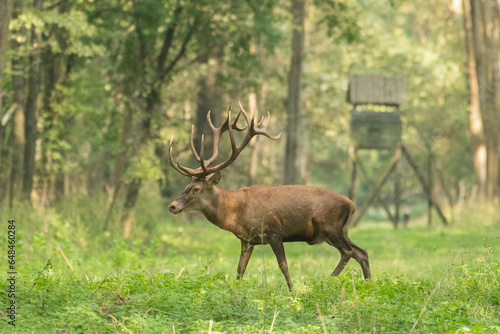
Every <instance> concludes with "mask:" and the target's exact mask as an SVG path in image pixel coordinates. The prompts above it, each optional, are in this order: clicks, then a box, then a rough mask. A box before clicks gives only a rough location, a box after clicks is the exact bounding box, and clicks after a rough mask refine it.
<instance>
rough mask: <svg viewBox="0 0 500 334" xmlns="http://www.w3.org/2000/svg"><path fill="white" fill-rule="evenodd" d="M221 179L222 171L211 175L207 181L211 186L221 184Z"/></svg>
mask: <svg viewBox="0 0 500 334" xmlns="http://www.w3.org/2000/svg"><path fill="white" fill-rule="evenodd" d="M219 181H220V172H215V173H214V174H212V176H210V178H209V179H208V180H207V181H206V182H207V185H208V186H210V187H213V186H215V185H216V184H219Z"/></svg>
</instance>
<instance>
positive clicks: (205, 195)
mask: <svg viewBox="0 0 500 334" xmlns="http://www.w3.org/2000/svg"><path fill="white" fill-rule="evenodd" d="M219 181H220V172H216V173H215V174H212V175H209V176H208V177H207V178H198V177H193V178H192V179H191V182H190V183H189V184H188V185H187V187H186V189H184V191H183V192H182V194H181V195H180V196H179V197H177V198H176V199H175V201H173V202H172V203H170V204H169V206H168V209H169V210H170V212H172V213H173V214H179V213H181V212H183V211H186V212H187V211H200V210H201V209H202V208H203V207H205V206H207V205H210V202H211V200H212V199H213V198H214V197H215V194H214V190H213V188H214V186H215V185H217V184H218V183H219Z"/></svg>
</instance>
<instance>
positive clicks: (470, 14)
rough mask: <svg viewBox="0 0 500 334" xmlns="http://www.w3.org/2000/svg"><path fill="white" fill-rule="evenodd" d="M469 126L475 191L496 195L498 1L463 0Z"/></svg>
mask: <svg viewBox="0 0 500 334" xmlns="http://www.w3.org/2000/svg"><path fill="white" fill-rule="evenodd" d="M463 10H464V26H465V36H466V43H465V44H466V50H467V59H468V61H467V69H468V79H469V124H470V125H469V127H470V133H471V146H472V151H473V159H474V167H475V172H476V180H477V184H478V187H479V194H480V195H481V196H482V197H484V198H487V199H489V200H494V199H498V197H499V196H500V178H499V177H500V114H499V113H498V110H500V84H499V82H500V4H499V3H498V1H494V0H478V1H472V0H464V1H463Z"/></svg>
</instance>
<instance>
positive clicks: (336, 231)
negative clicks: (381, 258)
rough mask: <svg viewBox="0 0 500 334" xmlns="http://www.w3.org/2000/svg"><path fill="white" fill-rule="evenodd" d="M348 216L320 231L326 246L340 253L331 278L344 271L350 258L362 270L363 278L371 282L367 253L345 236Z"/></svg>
mask: <svg viewBox="0 0 500 334" xmlns="http://www.w3.org/2000/svg"><path fill="white" fill-rule="evenodd" d="M349 218H350V214H346V215H345V217H344V219H342V220H341V224H338V225H337V224H332V225H330V226H328V227H326V226H325V228H323V229H322V232H323V234H324V235H325V236H326V238H327V242H328V244H330V245H331V246H333V247H335V248H337V249H338V250H339V252H340V261H339V263H338V265H337V267H336V268H335V270H334V271H333V273H332V276H338V275H340V273H341V272H342V270H344V268H345V266H346V265H347V263H348V262H349V260H350V259H351V258H354V259H355V260H356V261H357V262H358V263H359V264H360V265H361V269H362V270H363V276H364V277H365V279H367V280H371V273H370V264H369V262H368V253H367V252H366V251H365V250H364V249H363V248H361V247H359V246H358V245H356V244H355V243H354V242H352V241H351V240H350V239H349V237H348V236H347V230H348V228H347V222H348V221H349Z"/></svg>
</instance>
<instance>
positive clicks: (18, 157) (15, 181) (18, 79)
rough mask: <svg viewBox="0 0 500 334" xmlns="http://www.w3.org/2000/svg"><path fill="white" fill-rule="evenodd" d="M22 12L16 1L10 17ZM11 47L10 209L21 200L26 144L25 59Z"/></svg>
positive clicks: (17, 48)
mask: <svg viewBox="0 0 500 334" xmlns="http://www.w3.org/2000/svg"><path fill="white" fill-rule="evenodd" d="M21 12H22V0H16V1H15V3H14V9H13V12H12V17H13V18H17V17H18V15H19V14H20V13H21ZM11 47H12V50H13V51H14V52H13V54H14V57H12V61H11V67H12V74H11V79H12V91H13V101H14V103H15V107H16V110H15V111H14V117H13V125H12V163H11V171H10V188H9V205H10V206H11V207H12V203H13V201H14V199H18V200H20V199H21V190H22V185H23V174H24V145H25V142H26V138H25V133H24V106H25V103H26V102H25V95H26V94H25V80H24V68H25V59H24V58H22V57H18V56H16V55H18V52H17V51H18V50H19V43H18V42H17V41H15V40H12V41H11Z"/></svg>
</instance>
